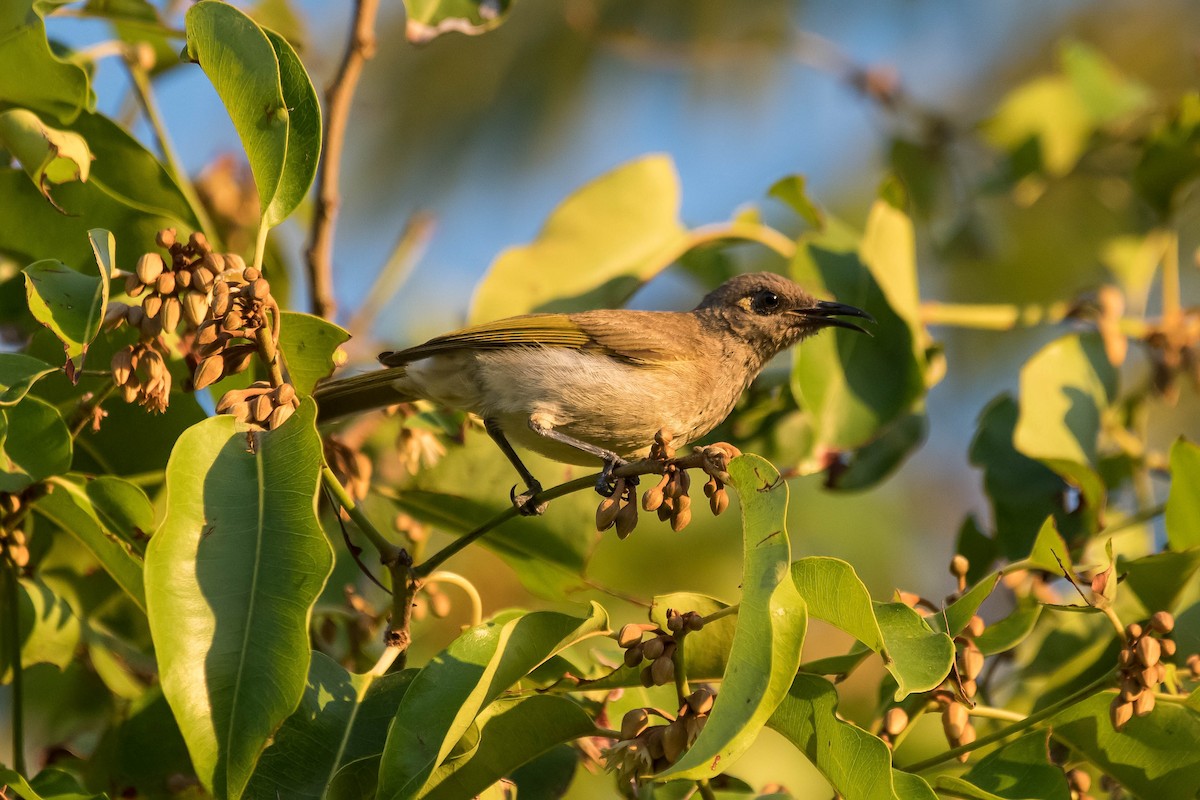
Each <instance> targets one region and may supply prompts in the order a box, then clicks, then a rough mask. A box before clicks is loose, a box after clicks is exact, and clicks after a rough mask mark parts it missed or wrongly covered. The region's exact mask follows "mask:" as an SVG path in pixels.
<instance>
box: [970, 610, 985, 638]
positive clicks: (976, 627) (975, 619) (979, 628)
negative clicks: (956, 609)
mask: <svg viewBox="0 0 1200 800" xmlns="http://www.w3.org/2000/svg"><path fill="white" fill-rule="evenodd" d="M985 627H986V626H985V624H984V622H983V617H981V616H979V615H978V614H975V615H974V616H972V617H971V620H970V621H969V622H968V623H967V627H966V633H967V635H968V636H970V637H971V638H972V639H978V638H979V637H980V636H982V635H983V631H984V628H985Z"/></svg>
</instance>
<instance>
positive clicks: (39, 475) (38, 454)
mask: <svg viewBox="0 0 1200 800" xmlns="http://www.w3.org/2000/svg"><path fill="white" fill-rule="evenodd" d="M70 468H71V432H70V431H69V430H67V424H66V423H65V422H63V418H62V416H61V415H59V413H58V411H57V410H56V409H55V408H54V406H52V405H50V404H49V403H47V402H45V401H44V400H41V399H39V398H37V397H26V398H25V399H24V400H22V401H21V402H19V403H17V404H16V405H14V406H8V407H7V408H0V492H20V491H22V490H23V489H26V488H28V487H29V486H31V485H33V484H34V483H36V482H38V481H40V480H43V479H45V478H48V477H50V476H51V475H60V474H62V473H64V472H66V471H67V470H68V469H70Z"/></svg>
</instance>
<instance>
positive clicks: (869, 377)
mask: <svg viewBox="0 0 1200 800" xmlns="http://www.w3.org/2000/svg"><path fill="white" fill-rule="evenodd" d="M886 209H890V210H886ZM898 214H899V212H897V211H895V209H891V207H890V206H887V205H886V204H884V203H876V206H875V210H873V211H872V219H871V221H870V222H869V225H868V234H869V238H867V237H864V238H863V240H862V242H861V243H860V242H859V240H858V237H857V236H856V235H855V234H854V233H853V232H852V231H850V230H849V229H848V228H846V227H845V226H844V225H842V224H840V223H836V222H835V221H831V222H830V223H829V225H828V227H827V228H826V229H825V230H823V231H822V232H820V233H817V234H805V235H804V236H802V237H801V238H800V240H799V248H798V250H797V253H796V258H795V260H794V261H793V262H792V277H793V278H794V279H795V280H796V281H797V282H798V283H800V284H801V285H803V286H805V287H806V288H808V289H809V290H810V291H812V292H814V293H816V294H818V295H820V296H822V297H833V298H836V299H837V300H838V301H840V302H843V303H849V304H851V305H855V306H858V307H859V308H862V309H864V310H866V311H869V312H870V313H871V314H872V315H873V316H874V317H875V319H876V320H877V322H878V324H877V325H876V326H875V327H874V329H873V331H872V332H873V333H874V337H873V338H872V337H866V336H863V335H861V334H856V333H854V332H853V331H830V332H826V333H822V334H820V335H818V336H814V337H813V338H812V339H810V340H808V341H806V342H805V343H804V346H803V347H798V348H796V352H795V356H794V362H793V368H792V393H793V394H794V395H795V397H796V401H797V403H799V405H800V408H801V410H802V411H803V412H804V415H805V417H806V419H807V421H808V424H809V427H811V429H812V431H813V433H814V436H813V440H812V443H811V445H810V452H813V453H816V452H828V451H831V450H832V451H842V450H853V449H856V448H860V447H863V446H865V445H867V444H869V443H870V442H872V441H874V440H875V439H877V438H878V437H880V436H881V435H882V434H883V432H884V430H885V429H886V428H887V427H888V426H889V425H890V424H891V423H893V422H895V421H896V420H898V419H900V418H901V417H903V416H906V415H908V414H910V413H911V411H912V408H913V406H914V403H916V402H917V401H918V400H919V399H920V398H921V397H922V396H923V395H924V393H925V376H924V370H925V366H924V359H923V356H922V357H920V358H918V356H917V354H918V353H919V352H921V350H922V348H921V346H920V345H919V337H920V335H921V334H920V331H917V330H914V329H913V328H912V327H910V325H909V321H908V320H909V317H910V314H911V309H910V308H909V307H908V304H909V303H910V302H911V300H912V293H913V292H915V285H916V284H915V282H914V281H915V278H914V277H913V275H904V274H901V275H899V276H896V277H892V276H888V277H883V278H881V275H883V274H884V273H885V272H887V271H889V270H893V269H898V270H901V271H903V270H905V269H907V266H906V265H907V264H909V263H910V262H911V259H912V257H913V256H912V253H911V252H904V248H906V247H907V248H909V249H911V246H912V244H911V223H908V227H907V228H906V227H905V224H904V223H907V218H904V223H902V222H898V221H897V220H896V219H895V215H898ZM901 216H902V215H901ZM860 244H861V247H860ZM892 251H896V252H895V253H894V255H890V256H885V255H884V253H891V252H892ZM868 258H871V259H874V262H872V261H868V260H867V259H868ZM893 303H898V304H900V305H899V306H893ZM915 443H916V440H910V444H914V445H915Z"/></svg>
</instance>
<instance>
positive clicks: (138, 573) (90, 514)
mask: <svg viewBox="0 0 1200 800" xmlns="http://www.w3.org/2000/svg"><path fill="white" fill-rule="evenodd" d="M97 484H99V485H98V486H97ZM34 509H35V510H36V511H37V513H38V514H41V515H42V516H43V517H45V518H46V519H48V520H50V521H51V522H53V523H54V524H55V525H57V526H58V527H59V528H62V529H63V530H64V531H66V532H68V533H70V534H71V535H72V536H74V537H75V538H76V539H78V540H79V542H80V543H81V544H83V546H84V547H86V548H87V549H88V550H90V551H91V553H92V555H94V556H95V557H96V560H97V561H99V562H100V565H101V566H103V567H104V571H105V572H107V573H108V574H109V575H110V576H112V579H113V580H114V581H116V583H117V585H118V586H120V587H121V588H122V589H123V590H124V591H125V593H126V594H128V595H129V596H130V597H131V598H133V601H134V602H135V603H137V605H138V607H139V608H141V609H143V610H144V609H145V608H146V589H145V585H144V581H143V577H142V549H141V546H140V539H142V538H144V537H145V535H146V534H148V533H149V532H150V530H151V529H152V528H153V522H154V511H153V509H152V508H151V507H150V501H149V500H148V499H146V495H145V494H144V493H143V492H142V490H141V489H139V488H138V487H136V486H134V485H132V484H130V483H127V482H125V481H122V480H121V479H120V478H115V477H111V476H105V477H102V478H97V479H96V480H95V481H92V482H90V483H89V482H88V481H87V480H86V479H84V478H81V477H78V476H70V477H66V478H62V479H58V480H55V481H54V491H53V492H51V493H50V494H47V495H45V496H44V497H41V498H39V499H38V501H37V503H36V504H35V505H34Z"/></svg>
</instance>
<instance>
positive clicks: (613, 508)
mask: <svg viewBox="0 0 1200 800" xmlns="http://www.w3.org/2000/svg"><path fill="white" fill-rule="evenodd" d="M620 510H621V508H620V504H619V502H618V500H617V495H616V494H615V493H614V494H613V495H612V497H606V498H604V499H603V500H601V501H600V505H598V506H596V530H598V531H606V530H608V529H609V528H611V527H612V526H613V524H614V523H615V522H616V521H617V513H618V512H619V511H620Z"/></svg>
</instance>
